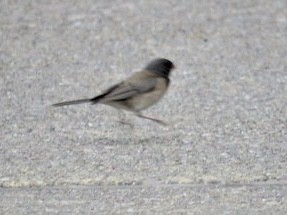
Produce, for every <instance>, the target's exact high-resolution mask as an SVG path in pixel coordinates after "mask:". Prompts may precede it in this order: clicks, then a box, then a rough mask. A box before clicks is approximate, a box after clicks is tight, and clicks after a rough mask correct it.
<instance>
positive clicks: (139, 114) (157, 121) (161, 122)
mask: <svg viewBox="0 0 287 215" xmlns="http://www.w3.org/2000/svg"><path fill="white" fill-rule="evenodd" d="M136 115H137V116H138V117H140V118H144V119H149V120H151V121H154V122H156V123H159V124H161V125H164V126H166V125H167V123H165V122H164V121H161V120H159V119H155V118H151V117H148V116H144V115H142V114H141V113H136Z"/></svg>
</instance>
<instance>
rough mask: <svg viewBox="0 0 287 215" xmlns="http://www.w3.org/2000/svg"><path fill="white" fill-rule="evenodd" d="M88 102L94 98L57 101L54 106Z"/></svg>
mask: <svg viewBox="0 0 287 215" xmlns="http://www.w3.org/2000/svg"><path fill="white" fill-rule="evenodd" d="M88 102H92V100H91V99H80V100H74V101H67V102H61V103H56V104H53V105H52V106H54V107H61V106H66V105H76V104H82V103H88Z"/></svg>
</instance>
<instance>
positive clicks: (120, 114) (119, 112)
mask: <svg viewBox="0 0 287 215" xmlns="http://www.w3.org/2000/svg"><path fill="white" fill-rule="evenodd" d="M118 116H119V120H118V122H119V123H121V124H123V125H128V126H130V127H131V128H133V127H134V126H133V125H132V124H131V123H129V122H127V121H125V114H124V113H123V112H122V111H121V110H118Z"/></svg>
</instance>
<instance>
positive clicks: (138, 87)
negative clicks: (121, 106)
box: [96, 77, 157, 102]
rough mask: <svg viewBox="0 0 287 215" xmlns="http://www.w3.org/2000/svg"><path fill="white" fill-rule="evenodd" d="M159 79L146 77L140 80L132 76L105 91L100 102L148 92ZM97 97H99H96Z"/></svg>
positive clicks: (123, 98)
mask: <svg viewBox="0 0 287 215" xmlns="http://www.w3.org/2000/svg"><path fill="white" fill-rule="evenodd" d="M156 82H157V80H156V79H154V78H146V79H144V80H143V81H139V80H138V79H137V78H133V77H131V78H130V79H127V80H126V81H124V82H122V83H120V84H118V85H115V86H113V87H111V88H109V89H107V90H106V91H105V93H103V94H102V95H100V96H98V97H100V100H99V101H100V102H108V101H118V100H125V99H128V98H131V97H133V96H135V95H139V94H143V93H147V92H149V91H151V90H153V89H154V88H155V86H156ZM96 98H97V97H96Z"/></svg>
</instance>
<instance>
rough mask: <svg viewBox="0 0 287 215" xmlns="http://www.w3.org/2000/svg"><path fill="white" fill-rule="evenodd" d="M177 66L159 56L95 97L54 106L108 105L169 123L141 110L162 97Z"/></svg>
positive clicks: (163, 123)
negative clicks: (145, 114)
mask: <svg viewBox="0 0 287 215" xmlns="http://www.w3.org/2000/svg"><path fill="white" fill-rule="evenodd" d="M174 68H175V65H174V63H172V62H171V61H170V60H168V59H165V58H157V59H154V60H152V61H151V62H149V63H148V64H147V65H146V67H144V69H143V70H141V71H139V72H136V73H134V74H133V75H131V76H130V77H128V78H127V79H126V80H123V81H121V82H120V83H118V84H115V85H113V86H111V87H109V88H108V89H106V90H105V91H103V92H102V93H101V94H100V95H97V96H95V97H93V98H87V99H79V100H73V101H65V102H61V103H56V104H53V105H52V106H54V107H61V106H66V105H75V104H82V103H91V104H105V105H109V106H111V107H114V108H116V109H119V110H125V111H130V112H133V113H134V114H135V115H136V116H138V117H141V118H144V119H148V120H152V121H154V122H157V123H159V124H162V125H166V123H165V122H163V121H161V120H159V119H155V118H152V117H148V116H144V115H142V110H144V109H147V108H148V107H150V106H152V105H154V104H156V103H157V102H158V101H159V100H160V99H161V98H162V97H163V95H164V94H165V93H166V91H167V89H168V86H169V84H170V79H169V75H170V72H171V71H172V70H173V69H174Z"/></svg>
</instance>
